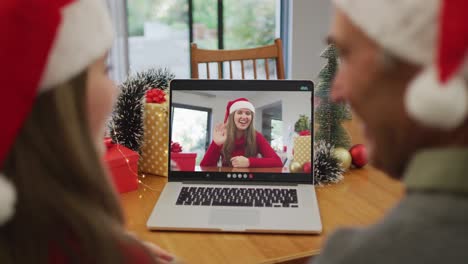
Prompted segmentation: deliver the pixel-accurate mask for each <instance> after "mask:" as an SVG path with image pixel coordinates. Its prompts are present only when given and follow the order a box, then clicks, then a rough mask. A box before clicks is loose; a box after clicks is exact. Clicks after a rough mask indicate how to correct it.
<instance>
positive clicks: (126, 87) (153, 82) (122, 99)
mask: <svg viewBox="0 0 468 264" xmlns="http://www.w3.org/2000/svg"><path fill="white" fill-rule="evenodd" d="M174 77H175V76H174V74H172V73H171V72H169V71H168V70H167V69H150V70H147V71H144V72H141V73H137V74H136V76H130V77H129V78H128V79H127V80H126V81H125V82H124V83H123V84H122V85H121V87H120V88H121V93H120V95H119V97H118V99H117V103H116V105H115V109H114V112H113V114H112V120H111V121H110V125H109V130H110V131H111V137H112V141H113V142H115V143H117V142H118V143H119V144H122V145H123V146H125V147H127V148H129V149H131V150H134V151H140V146H141V143H142V140H143V105H144V101H145V99H144V96H145V94H146V92H147V91H148V90H150V89H153V88H155V87H158V89H159V90H162V91H167V89H168V87H169V82H170V81H171V80H172V79H174Z"/></svg>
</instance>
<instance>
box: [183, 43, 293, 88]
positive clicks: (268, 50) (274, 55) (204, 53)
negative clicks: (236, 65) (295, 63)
mask: <svg viewBox="0 0 468 264" xmlns="http://www.w3.org/2000/svg"><path fill="white" fill-rule="evenodd" d="M190 51H191V53H190V54H191V55H190V64H191V67H192V78H193V79H198V78H199V73H198V65H199V64H203V63H204V64H206V76H207V79H210V67H209V66H210V65H209V64H210V63H217V64H218V79H221V77H222V76H223V72H222V71H223V66H222V65H223V63H224V62H229V77H230V79H233V70H232V65H233V62H235V61H239V62H240V65H241V73H242V79H245V66H244V62H245V61H252V64H253V76H254V79H257V60H264V65H265V67H264V68H265V77H266V79H267V80H268V79H270V69H269V65H268V59H274V60H275V62H276V75H277V76H276V77H277V79H284V78H285V76H284V63H283V46H282V44H281V39H279V38H278V39H275V44H272V45H268V46H262V47H258V48H252V49H240V50H206V49H199V48H198V47H197V44H195V43H192V44H191V47H190Z"/></svg>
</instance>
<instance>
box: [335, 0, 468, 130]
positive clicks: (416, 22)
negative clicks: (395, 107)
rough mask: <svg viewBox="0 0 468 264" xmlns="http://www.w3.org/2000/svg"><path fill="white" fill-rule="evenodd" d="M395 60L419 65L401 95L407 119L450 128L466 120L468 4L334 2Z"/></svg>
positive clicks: (446, 0)
mask: <svg viewBox="0 0 468 264" xmlns="http://www.w3.org/2000/svg"><path fill="white" fill-rule="evenodd" d="M333 1H334V3H335V4H336V6H337V8H338V9H340V10H341V11H342V12H344V13H345V14H346V15H347V16H348V17H349V18H350V19H351V21H353V23H354V24H355V25H357V26H358V27H359V28H360V29H361V30H362V31H363V32H365V33H366V34H367V35H368V36H369V37H370V38H371V39H373V40H374V41H376V42H377V43H378V44H379V45H380V46H381V47H383V48H384V49H385V50H387V51H388V52H390V53H392V54H393V55H395V56H397V57H399V58H401V59H404V60H407V61H409V62H411V63H415V64H418V65H422V66H423V70H422V71H421V72H420V73H419V74H418V75H417V76H416V78H415V79H414V80H413V81H412V82H411V83H410V85H409V87H408V89H407V92H406V95H405V107H406V109H407V112H408V113H409V115H410V116H411V117H412V118H413V119H415V120H417V121H419V122H421V123H423V124H425V125H428V126H432V127H437V128H442V129H452V128H455V127H457V126H459V125H461V124H462V123H463V121H464V120H465V119H466V118H467V115H468V90H467V87H466V82H465V78H466V77H467V76H468V75H467V73H468V72H467V64H466V55H467V50H468V23H466V16H467V15H468V1H466V0H392V1H389V0H372V1H367V0H333Z"/></svg>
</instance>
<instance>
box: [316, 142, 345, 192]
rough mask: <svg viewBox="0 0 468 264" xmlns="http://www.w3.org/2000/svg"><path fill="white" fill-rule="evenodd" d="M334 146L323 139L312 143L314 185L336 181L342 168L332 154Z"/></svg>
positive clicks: (340, 175)
mask: <svg viewBox="0 0 468 264" xmlns="http://www.w3.org/2000/svg"><path fill="white" fill-rule="evenodd" d="M333 150H334V147H333V146H332V145H330V144H329V143H326V142H325V141H324V140H320V141H318V142H316V143H314V162H313V164H314V185H323V184H330V183H338V182H339V181H341V180H342V179H343V172H344V170H343V169H342V168H341V166H340V162H339V161H338V159H337V158H335V157H334V156H333Z"/></svg>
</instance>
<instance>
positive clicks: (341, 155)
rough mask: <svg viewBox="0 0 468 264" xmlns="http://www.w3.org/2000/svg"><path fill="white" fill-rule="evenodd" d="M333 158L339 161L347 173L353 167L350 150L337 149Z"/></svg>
mask: <svg viewBox="0 0 468 264" xmlns="http://www.w3.org/2000/svg"><path fill="white" fill-rule="evenodd" d="M333 156H335V158H337V159H338V161H339V162H340V166H341V168H342V169H343V170H345V171H347V170H348V169H349V167H351V161H352V157H351V154H350V153H349V151H348V150H346V149H344V148H335V150H334V151H333Z"/></svg>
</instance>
